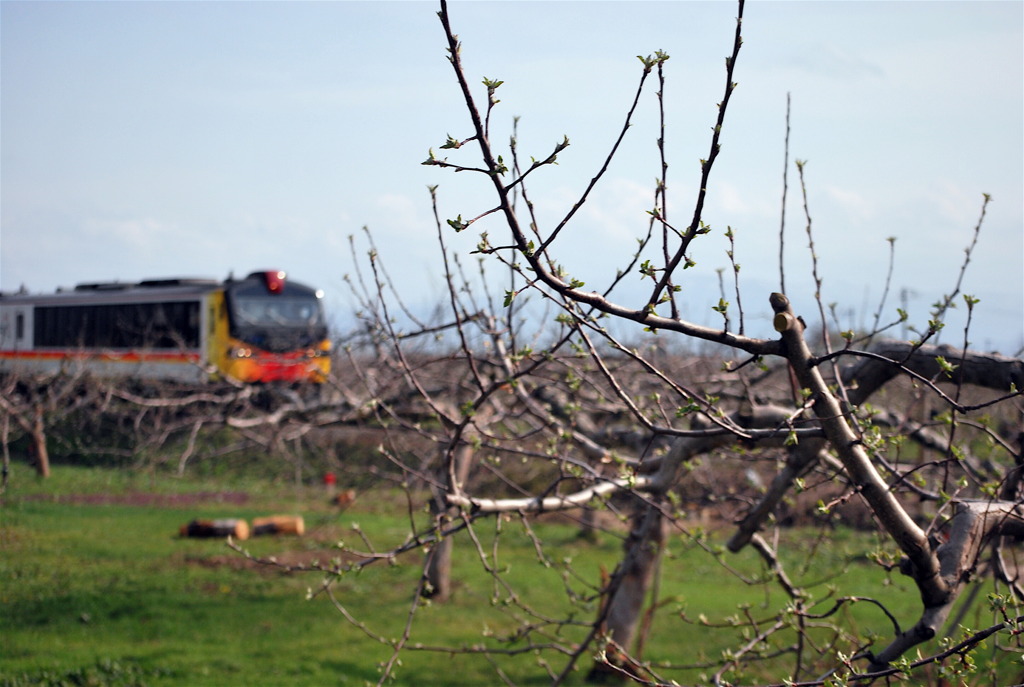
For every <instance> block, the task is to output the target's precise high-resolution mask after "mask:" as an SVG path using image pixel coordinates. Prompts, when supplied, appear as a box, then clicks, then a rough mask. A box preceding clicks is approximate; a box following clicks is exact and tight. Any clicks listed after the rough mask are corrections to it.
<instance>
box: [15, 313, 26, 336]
mask: <svg viewBox="0 0 1024 687" xmlns="http://www.w3.org/2000/svg"><path fill="white" fill-rule="evenodd" d="M24 338H25V313H22V312H20V313H18V314H17V315H15V316H14V339H15V340H16V341H21V340H22V339H24Z"/></svg>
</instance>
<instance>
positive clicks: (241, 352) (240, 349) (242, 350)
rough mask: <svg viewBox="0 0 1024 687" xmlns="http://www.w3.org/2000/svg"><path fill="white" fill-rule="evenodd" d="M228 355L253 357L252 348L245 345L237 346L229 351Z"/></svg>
mask: <svg viewBox="0 0 1024 687" xmlns="http://www.w3.org/2000/svg"><path fill="white" fill-rule="evenodd" d="M228 355H229V356H231V357H232V358H251V357H252V349H251V348H247V347H245V346H235V347H233V348H232V349H231V350H229V351H228Z"/></svg>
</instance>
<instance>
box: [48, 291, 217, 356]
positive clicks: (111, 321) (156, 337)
mask: <svg viewBox="0 0 1024 687" xmlns="http://www.w3.org/2000/svg"><path fill="white" fill-rule="evenodd" d="M34 333H35V343H36V345H37V346H42V347H55V348H56V347H60V348H68V347H78V348H175V349H176V348H196V347H198V346H199V339H200V336H199V302H198V301H181V302H168V303H122V304H116V305H74V306H46V307H40V308H37V309H36V317H35V332H34Z"/></svg>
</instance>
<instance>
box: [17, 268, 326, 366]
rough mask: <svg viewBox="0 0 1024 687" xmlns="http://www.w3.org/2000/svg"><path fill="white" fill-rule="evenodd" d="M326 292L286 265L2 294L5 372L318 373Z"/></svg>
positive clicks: (323, 363)
mask: <svg viewBox="0 0 1024 687" xmlns="http://www.w3.org/2000/svg"><path fill="white" fill-rule="evenodd" d="M322 298H323V294H322V292H320V291H317V290H315V289H313V288H310V287H309V286H305V285H303V284H299V283H297V282H294V281H290V280H288V279H287V276H286V275H285V273H284V272H281V271H277V270H271V271H266V272H253V273H252V274H250V275H249V276H248V277H246V278H245V279H239V280H236V279H232V278H228V279H227V280H226V281H223V282H220V281H217V280H213V279H153V280H147V281H141V282H138V283H130V284H129V283H120V282H109V283H95V284H80V285H78V286H76V287H75V288H74V289H73V290H58V291H57V293H53V294H46V295H32V294H26V293H17V294H0V372H23V373H52V372H58V371H61V370H66V371H69V372H75V371H78V370H83V371H86V372H88V373H90V374H94V375H96V376H99V377H124V378H137V379H146V380H174V381H181V382H193V383H194V382H202V381H206V380H209V379H218V378H220V379H223V378H231V379H235V380H238V381H241V382H276V381H285V382H321V381H323V380H324V379H325V378H326V377H327V375H328V374H329V373H330V349H331V345H330V341H329V339H328V335H327V324H326V321H325V319H324V311H323V300H322Z"/></svg>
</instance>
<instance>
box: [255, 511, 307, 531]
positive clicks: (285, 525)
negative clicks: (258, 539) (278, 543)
mask: <svg viewBox="0 0 1024 687" xmlns="http://www.w3.org/2000/svg"><path fill="white" fill-rule="evenodd" d="M305 531H306V523H305V522H304V521H303V520H302V516H301V515H270V516H268V517H265V518H255V519H254V520H253V521H252V533H253V535H254V536H256V535H263V534H294V535H298V536H301V535H302V534H303V533H305Z"/></svg>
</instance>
